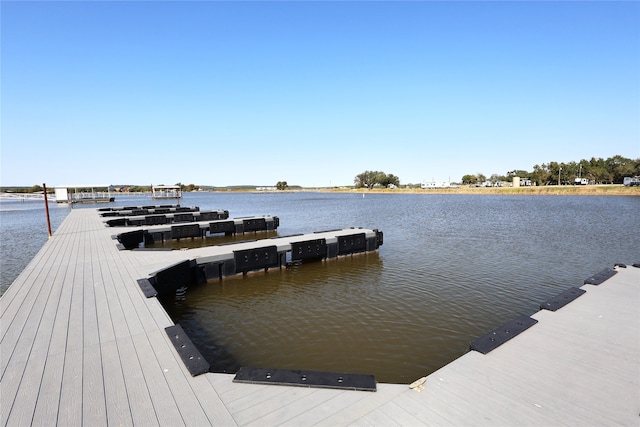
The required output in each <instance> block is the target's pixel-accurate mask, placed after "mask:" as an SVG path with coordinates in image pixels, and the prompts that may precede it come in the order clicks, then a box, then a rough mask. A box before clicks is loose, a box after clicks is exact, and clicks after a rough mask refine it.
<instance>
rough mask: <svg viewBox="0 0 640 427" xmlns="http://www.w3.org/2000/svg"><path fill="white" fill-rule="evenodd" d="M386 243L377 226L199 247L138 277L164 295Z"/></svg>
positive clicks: (145, 287)
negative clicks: (187, 256) (189, 256)
mask: <svg viewBox="0 0 640 427" xmlns="http://www.w3.org/2000/svg"><path fill="white" fill-rule="evenodd" d="M382 244H383V234H382V232H381V231H378V230H366V229H360V228H347V229H342V230H332V231H323V232H317V233H312V234H300V235H295V236H283V237H272V238H270V239H263V240H252V241H247V242H238V243H232V244H223V245H218V246H209V247H206V248H200V249H199V251H198V257H197V258H193V259H186V260H184V261H181V262H179V263H177V264H174V265H171V266H169V267H167V268H164V269H162V270H160V271H158V272H154V273H153V274H152V275H151V277H149V278H143V279H140V280H138V284H139V285H140V288H141V289H142V291H143V293H144V294H145V296H147V297H148V298H149V297H155V296H164V295H167V294H170V293H172V292H175V291H176V290H177V289H179V288H182V287H184V286H189V285H190V284H196V283H204V282H206V281H208V280H213V279H221V278H223V277H229V276H236V275H242V274H246V273H248V272H252V271H266V270H269V269H273V268H282V267H286V266H287V265H289V264H292V263H302V262H304V261H310V260H323V259H328V258H336V257H338V256H345V255H352V254H357V253H362V252H372V251H375V250H377V249H378V248H379V247H380V246H381V245H382Z"/></svg>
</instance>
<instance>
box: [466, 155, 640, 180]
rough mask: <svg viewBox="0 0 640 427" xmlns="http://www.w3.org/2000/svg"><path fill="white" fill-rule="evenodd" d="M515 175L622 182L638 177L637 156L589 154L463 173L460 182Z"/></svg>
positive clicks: (639, 162) (639, 164)
mask: <svg viewBox="0 0 640 427" xmlns="http://www.w3.org/2000/svg"><path fill="white" fill-rule="evenodd" d="M515 176H518V177H520V178H527V179H530V180H531V183H532V184H535V185H557V184H573V182H574V180H575V179H576V178H586V179H588V180H589V181H590V182H594V183H596V184H622V181H623V179H624V177H626V176H640V158H639V159H635V160H634V159H628V158H626V157H622V156H620V155H615V156H613V157H610V158H608V159H602V158H598V159H596V158H595V157H592V158H591V160H585V159H583V160H580V161H579V162H574V161H572V162H568V163H564V162H563V163H558V162H549V163H543V164H541V165H535V166H533V170H532V171H526V170H517V169H516V170H512V171H509V172H507V173H506V175H498V174H493V175H491V176H490V177H486V176H485V175H483V174H482V173H478V174H475V175H464V176H463V177H462V183H463V184H478V183H483V182H485V181H491V182H492V183H496V182H501V181H507V182H510V181H512V180H513V177H515Z"/></svg>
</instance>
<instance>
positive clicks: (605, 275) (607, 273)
mask: <svg viewBox="0 0 640 427" xmlns="http://www.w3.org/2000/svg"><path fill="white" fill-rule="evenodd" d="M617 273H618V272H617V271H615V270H614V269H613V268H606V269H604V270H602V271H601V272H599V273H596V274H594V275H593V276H591V277H589V278H588V279H585V281H584V284H585V285H600V284H601V283H603V282H604V281H605V280H608V279H610V278H612V277H613V276H614V275H615V274H617Z"/></svg>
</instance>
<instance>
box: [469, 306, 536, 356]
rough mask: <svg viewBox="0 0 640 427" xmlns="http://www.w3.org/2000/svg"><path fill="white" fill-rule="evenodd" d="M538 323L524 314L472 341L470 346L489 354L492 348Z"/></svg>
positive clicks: (472, 348)
mask: <svg viewBox="0 0 640 427" xmlns="http://www.w3.org/2000/svg"><path fill="white" fill-rule="evenodd" d="M536 323H538V321H537V320H536V319H532V318H531V317H529V316H525V315H522V316H520V317H518V318H516V319H513V320H512V321H510V322H507V323H505V324H504V325H502V326H500V327H499V328H496V329H494V330H493V331H491V332H489V333H488V334H487V335H484V336H482V337H480V338H478V339H476V340H475V341H472V342H471V344H470V345H469V347H470V348H471V350H475V351H477V352H480V353H482V354H487V353H489V352H490V351H491V350H493V349H495V348H497V347H499V346H501V345H502V344H504V343H505V342H507V341H509V340H510V339H511V338H513V337H515V336H516V335H518V334H520V333H521V332H524V331H525V330H527V329H529V328H530V327H531V326H533V325H535V324H536Z"/></svg>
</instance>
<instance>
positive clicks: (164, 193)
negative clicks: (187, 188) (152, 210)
mask: <svg viewBox="0 0 640 427" xmlns="http://www.w3.org/2000/svg"><path fill="white" fill-rule="evenodd" d="M151 198H152V199H181V198H182V189H181V188H180V186H179V185H157V186H155V187H154V186H151Z"/></svg>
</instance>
